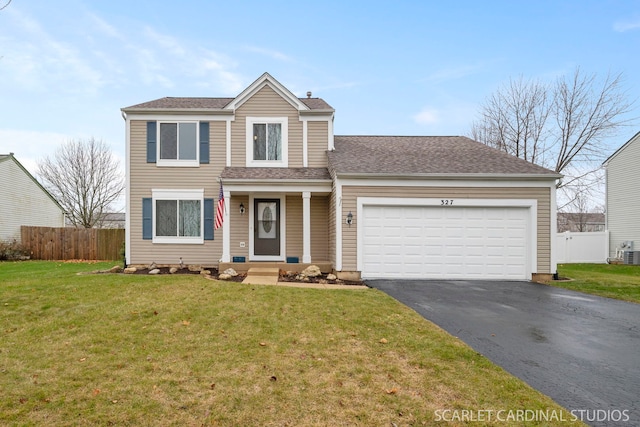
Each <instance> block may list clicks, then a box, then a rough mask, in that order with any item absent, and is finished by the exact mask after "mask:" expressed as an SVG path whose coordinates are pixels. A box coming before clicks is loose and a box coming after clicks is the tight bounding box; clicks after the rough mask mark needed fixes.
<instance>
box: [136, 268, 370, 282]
mask: <svg viewBox="0 0 640 427" xmlns="http://www.w3.org/2000/svg"><path fill="white" fill-rule="evenodd" d="M156 268H157V269H158V270H160V273H158V274H200V272H199V271H191V270H189V269H188V268H186V267H185V268H179V269H178V270H177V271H176V272H175V273H171V272H169V270H170V267H156ZM203 269H204V270H209V271H210V272H211V276H213V277H217V276H218V273H219V272H218V269H217V268H207V267H203ZM149 271H150V269H148V268H138V269H137V270H136V272H135V273H133V274H149ZM297 276H298V273H291V272H285V271H280V278H279V279H278V280H279V281H280V282H303V283H324V284H332V285H336V284H337V285H362V284H363V283H362V282H361V281H354V280H340V279H334V280H329V279H327V274H322V275H320V276H318V277H309V278H308V279H309V280H308V281H306V280H304V281H301V280H298V279H297ZM245 277H247V275H246V273H238V275H237V276H236V277H232V278H231V279H228V280H226V281H227V282H242V281H243V280H244V278H245Z"/></svg>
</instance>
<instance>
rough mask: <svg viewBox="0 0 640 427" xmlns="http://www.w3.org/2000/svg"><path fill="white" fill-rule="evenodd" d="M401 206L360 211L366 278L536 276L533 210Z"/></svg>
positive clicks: (362, 260)
mask: <svg viewBox="0 0 640 427" xmlns="http://www.w3.org/2000/svg"><path fill="white" fill-rule="evenodd" d="M396 202H397V203H399V204H393V205H379V204H371V205H367V204H364V205H362V207H361V210H362V213H361V215H360V218H361V220H360V227H359V229H358V231H359V232H360V231H361V233H362V235H361V237H360V238H359V244H360V245H361V249H360V251H359V255H360V268H361V271H362V277H364V278H395V277H398V278H438V279H502V280H504V279H529V278H530V277H531V253H532V249H531V238H532V237H531V236H532V226H533V224H531V221H532V220H531V218H532V215H531V209H529V207H527V206H473V204H472V206H455V205H454V206H451V205H439V206H438V205H411V204H406V205H403V204H402V201H401V200H398V201H396ZM438 203H443V202H442V201H438Z"/></svg>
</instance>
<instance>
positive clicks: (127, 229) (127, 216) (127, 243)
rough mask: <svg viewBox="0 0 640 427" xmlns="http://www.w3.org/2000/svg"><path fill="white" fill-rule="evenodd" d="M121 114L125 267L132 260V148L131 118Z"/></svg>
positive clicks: (121, 112)
mask: <svg viewBox="0 0 640 427" xmlns="http://www.w3.org/2000/svg"><path fill="white" fill-rule="evenodd" d="M120 114H121V115H122V119H123V120H124V122H125V153H124V159H125V161H124V168H125V169H124V175H125V178H124V179H125V187H124V198H125V200H124V224H125V226H124V259H123V260H122V263H123V265H124V268H127V266H128V265H129V261H130V260H131V253H130V250H131V249H130V248H131V213H130V211H129V193H130V192H131V189H130V188H129V184H130V182H129V175H130V173H129V168H130V165H129V162H130V159H129V158H130V155H129V150H130V141H129V138H130V136H129V135H130V129H129V125H130V122H129V119H128V117H127V113H125V112H124V111H122V110H120Z"/></svg>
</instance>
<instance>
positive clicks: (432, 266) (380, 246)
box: [122, 73, 559, 279]
mask: <svg viewBox="0 0 640 427" xmlns="http://www.w3.org/2000/svg"><path fill="white" fill-rule="evenodd" d="M122 112H123V116H124V118H125V121H126V144H127V148H126V151H127V160H126V171H127V208H126V219H127V227H126V228H127V232H126V233H127V234H126V236H127V237H126V239H127V242H126V247H127V263H129V264H148V263H151V262H156V263H157V264H177V263H178V262H179V260H180V259H182V260H183V262H184V263H186V264H201V265H206V266H213V267H215V266H218V267H220V268H223V267H226V266H227V265H235V266H236V267H237V268H238V269H239V270H242V267H243V266H246V265H247V264H248V263H253V262H263V263H276V264H282V265H281V266H282V267H283V268H285V269H287V270H295V269H296V268H303V267H304V266H305V265H308V264H310V263H314V264H319V265H322V266H323V268H325V269H327V268H328V269H331V270H333V271H335V272H336V273H337V274H338V275H344V276H347V275H362V277H364V278H375V277H421V278H425V277H431V278H436V277H437V278H498V279H530V278H531V277H532V276H533V275H551V274H553V273H554V272H555V267H556V266H555V262H554V261H553V254H552V252H553V248H552V242H553V239H551V236H553V235H555V227H556V225H555V209H556V205H555V181H556V179H558V178H559V175H557V174H556V173H554V172H552V171H549V170H547V169H544V168H541V167H538V166H535V165H532V164H530V163H528V162H525V161H523V160H520V159H517V158H515V157H512V156H509V155H507V154H504V153H501V152H499V151H497V150H494V149H492V148H489V147H487V146H485V145H483V144H480V143H478V142H476V141H472V140H470V139H468V138H465V137H428V136H425V137H403V136H337V135H334V132H333V120H334V114H335V111H334V109H333V108H332V107H331V106H330V105H329V104H328V103H327V102H325V101H324V100H322V99H319V98H312V97H311V94H308V96H307V97H303V98H299V97H297V96H295V95H294V94H293V93H291V92H290V91H289V90H288V89H287V88H286V87H284V86H283V85H282V84H280V83H279V82H278V81H277V80H275V79H274V78H273V77H272V76H271V75H269V74H268V73H265V74H263V75H262V76H261V77H260V78H258V79H257V80H256V81H255V82H253V83H252V84H251V85H250V86H249V87H247V88H246V89H245V90H244V91H243V92H242V93H240V94H239V95H238V96H237V97H235V98H161V99H158V100H155V101H150V102H146V103H142V104H138V105H134V106H131V107H127V108H123V109H122ZM221 189H222V194H220V190H221ZM221 196H223V198H224V206H225V209H224V213H223V216H222V220H223V221H222V226H221V227H220V228H218V229H215V226H214V223H215V215H216V205H217V204H218V201H219V200H220V199H221V198H222V197H221ZM285 264H286V265H285Z"/></svg>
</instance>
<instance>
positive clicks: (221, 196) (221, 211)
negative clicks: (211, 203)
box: [214, 181, 224, 230]
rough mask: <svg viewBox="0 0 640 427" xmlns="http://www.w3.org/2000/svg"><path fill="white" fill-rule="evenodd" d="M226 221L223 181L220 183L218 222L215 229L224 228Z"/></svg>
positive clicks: (217, 210)
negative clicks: (223, 223) (223, 224)
mask: <svg viewBox="0 0 640 427" xmlns="http://www.w3.org/2000/svg"><path fill="white" fill-rule="evenodd" d="M223 221H224V191H222V181H220V194H219V195H218V207H217V209H216V221H215V225H214V229H216V230H217V229H218V228H220V227H222V222H223Z"/></svg>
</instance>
